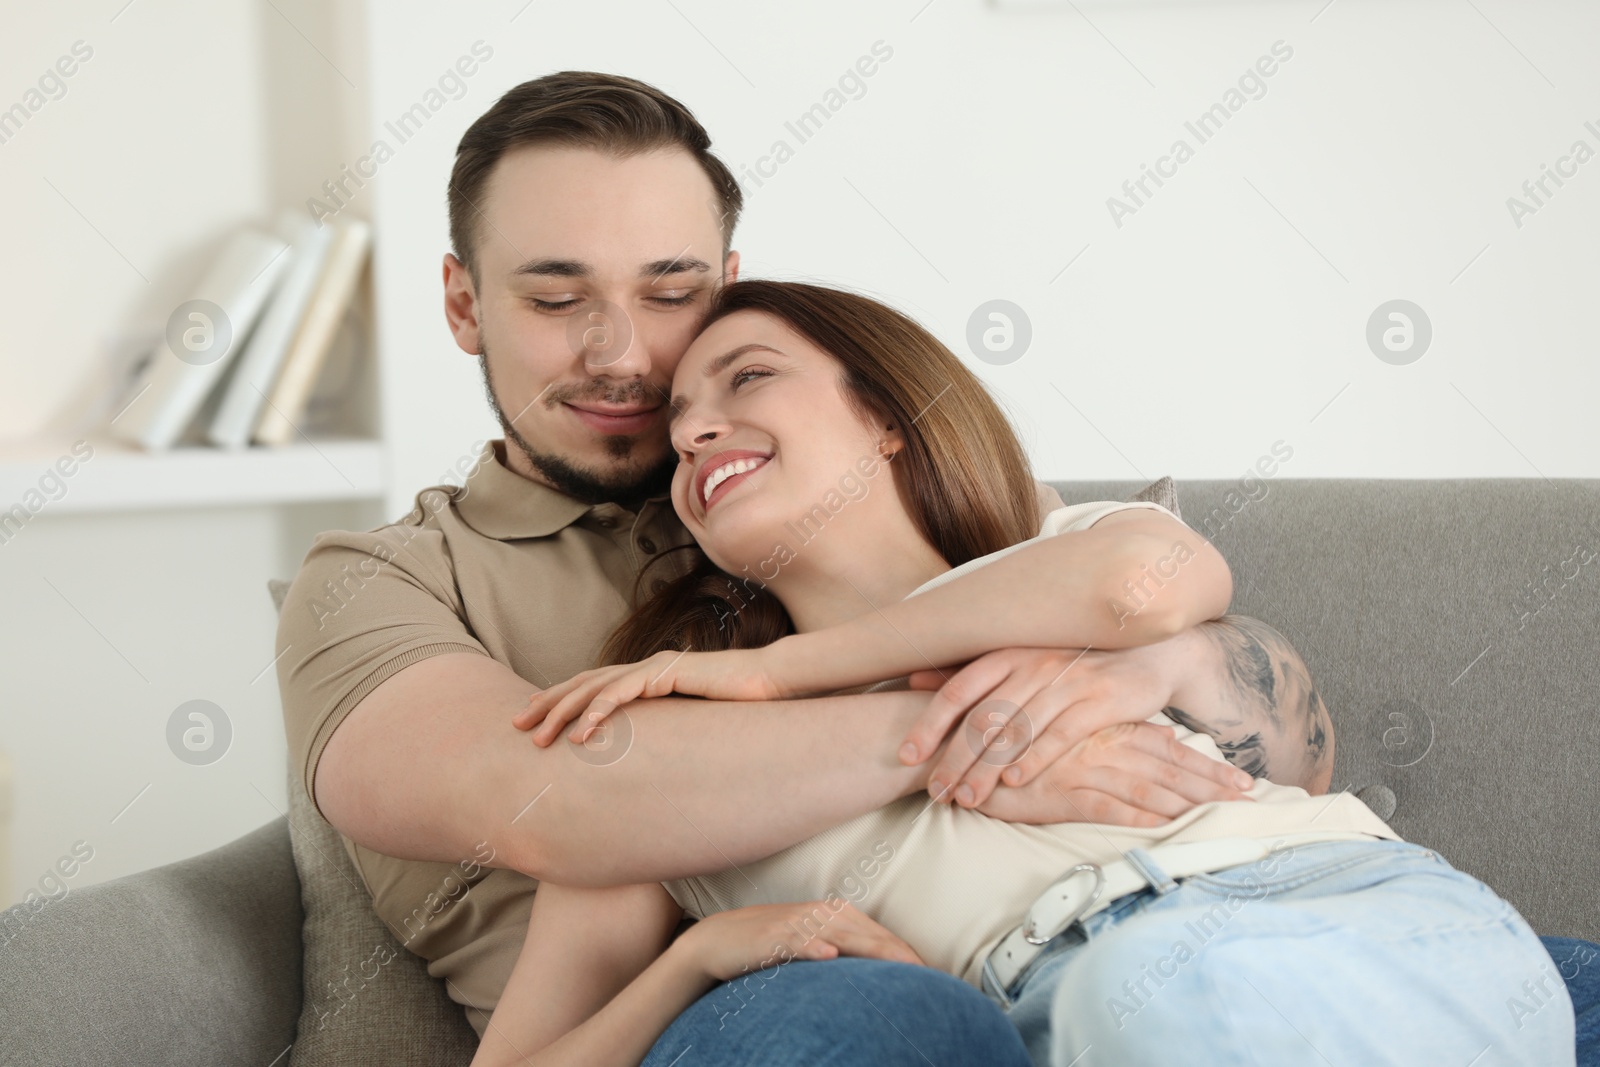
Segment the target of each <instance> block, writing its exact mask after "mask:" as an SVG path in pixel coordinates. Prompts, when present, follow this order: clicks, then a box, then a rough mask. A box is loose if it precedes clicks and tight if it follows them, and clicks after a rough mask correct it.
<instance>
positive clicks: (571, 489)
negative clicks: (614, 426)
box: [478, 340, 678, 511]
mask: <svg viewBox="0 0 1600 1067" xmlns="http://www.w3.org/2000/svg"><path fill="white" fill-rule="evenodd" d="M478 364H479V366H481V367H482V368H483V389H484V392H485V393H486V394H487V395H488V397H489V406H490V407H491V408H493V409H494V415H495V418H496V419H497V420H498V421H499V423H500V429H501V430H502V431H503V432H504V433H505V435H506V440H507V441H508V442H510V443H511V444H514V445H516V446H517V447H518V448H520V449H521V450H522V453H523V455H525V456H527V457H528V462H529V463H531V464H532V465H533V469H534V470H536V471H538V472H539V474H540V476H541V477H543V478H544V480H545V481H546V482H548V483H549V484H550V485H551V486H552V487H553V488H555V489H556V490H557V491H559V492H562V493H565V494H566V495H567V496H570V497H572V498H573V499H574V500H577V501H580V502H582V503H584V504H604V503H608V502H610V503H615V504H618V505H620V506H622V507H625V508H627V509H628V510H629V511H637V510H638V508H639V505H640V504H642V503H643V502H644V501H645V500H647V499H649V498H650V497H653V496H661V495H662V494H664V493H666V492H668V491H669V490H670V489H671V488H672V474H673V470H674V468H676V467H677V465H678V460H677V457H676V456H675V455H673V454H672V453H670V452H669V453H668V454H667V455H666V456H664V457H662V459H661V461H660V462H658V463H656V464H654V465H653V466H650V467H648V468H646V469H644V470H642V471H641V470H632V469H624V470H622V471H619V472H617V473H615V474H612V475H609V476H608V475H605V474H600V473H596V472H595V471H593V470H587V469H585V468H583V467H579V466H577V465H576V464H574V463H572V462H571V461H570V460H568V459H566V458H565V457H562V456H558V455H555V454H554V453H551V452H540V451H539V450H538V449H536V448H534V447H533V446H532V445H531V444H529V443H528V442H527V440H526V439H524V438H523V436H522V434H520V433H518V432H517V428H516V427H515V426H513V425H512V422H511V419H509V418H507V417H506V412H505V409H504V408H503V407H501V406H500V399H499V397H497V396H496V395H495V391H494V380H493V378H492V377H491V375H490V373H489V346H488V345H487V344H486V343H484V342H482V341H481V340H480V342H479V345H478ZM596 385H597V386H603V385H604V383H603V382H600V381H599V380H598V379H597V380H596ZM657 393H659V390H657V389H656V388H655V387H653V386H650V385H647V384H646V383H644V382H641V381H637V380H636V381H632V382H628V383H626V384H624V385H621V386H620V387H618V388H616V389H610V390H607V389H603V388H602V389H599V390H597V391H588V392H585V393H583V394H582V395H581V397H580V396H579V394H577V393H572V392H571V391H570V390H568V391H564V392H561V393H554V394H552V395H549V396H547V397H540V398H538V399H536V400H535V401H534V403H540V402H543V404H544V406H545V407H550V408H553V407H555V406H556V405H558V404H560V403H563V402H565V401H566V400H569V399H585V400H604V401H605V402H607V403H611V404H630V403H640V402H646V401H650V400H654V399H656V398H657V397H656V394H657ZM532 406H533V405H532V404H529V405H528V407H532ZM526 410H527V407H525V408H523V411H526ZM517 415H518V417H519V418H520V417H521V415H522V412H518V413H517ZM638 446H639V439H638V438H637V437H628V436H624V435H621V434H611V435H607V436H606V438H605V450H606V451H607V452H608V453H610V454H611V455H612V456H614V457H617V458H624V457H626V456H628V455H629V453H631V452H633V451H634V449H635V448H637V447H638Z"/></svg>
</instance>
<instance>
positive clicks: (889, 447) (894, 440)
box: [878, 422, 906, 459]
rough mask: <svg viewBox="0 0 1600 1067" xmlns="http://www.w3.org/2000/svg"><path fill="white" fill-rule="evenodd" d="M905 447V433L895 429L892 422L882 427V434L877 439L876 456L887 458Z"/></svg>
mask: <svg viewBox="0 0 1600 1067" xmlns="http://www.w3.org/2000/svg"><path fill="white" fill-rule="evenodd" d="M905 447H906V439H905V435H904V434H902V433H901V432H900V431H899V430H897V429H895V425H894V423H892V422H891V423H889V424H888V425H886V426H885V427H884V428H883V436H882V437H881V438H879V439H878V457H879V458H880V459H888V458H889V457H891V456H893V455H895V454H896V453H897V452H899V451H900V450H901V449H903V448H905Z"/></svg>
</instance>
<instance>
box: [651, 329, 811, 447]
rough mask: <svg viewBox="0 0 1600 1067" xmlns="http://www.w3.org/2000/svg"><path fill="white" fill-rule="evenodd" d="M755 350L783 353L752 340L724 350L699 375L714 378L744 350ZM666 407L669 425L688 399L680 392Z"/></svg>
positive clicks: (685, 406)
mask: <svg viewBox="0 0 1600 1067" xmlns="http://www.w3.org/2000/svg"><path fill="white" fill-rule="evenodd" d="M757 350H760V351H763V352H771V353H773V354H774V355H779V356H781V355H783V353H782V352H780V351H778V350H777V349H776V348H773V347H772V346H771V345H764V344H761V343H760V342H758V341H752V342H751V343H749V344H747V345H740V346H739V347H738V348H735V349H733V350H732V351H729V352H724V353H723V354H722V355H720V356H718V357H717V358H716V359H714V360H712V361H711V362H710V363H707V364H706V369H705V370H704V371H703V372H702V374H701V376H702V377H705V378H715V377H716V376H717V375H718V374H720V373H722V372H723V371H724V370H726V369H727V367H728V364H730V363H732V362H733V361H734V360H736V359H738V358H739V357H740V356H742V355H744V354H745V353H746V352H754V351H757ZM667 407H669V408H671V409H672V414H671V415H670V416H669V417H668V418H667V425H668V426H671V425H672V424H673V423H675V422H677V421H678V419H679V418H681V417H682V415H683V413H684V412H685V411H687V410H688V409H689V401H687V400H685V399H684V397H683V394H682V393H680V394H678V395H677V396H675V397H673V398H672V399H671V400H669V401H667Z"/></svg>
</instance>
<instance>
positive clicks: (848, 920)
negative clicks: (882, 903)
mask: <svg viewBox="0 0 1600 1067" xmlns="http://www.w3.org/2000/svg"><path fill="white" fill-rule="evenodd" d="M841 903H842V906H841V907H840V908H839V910H838V911H834V910H833V909H832V907H831V906H830V905H829V903H828V902H827V901H825V900H813V901H808V902H806V903H803V904H758V905H754V906H752V907H747V908H735V909H734V910H732V911H724V912H718V913H717V914H715V915H709V916H707V917H706V918H704V919H701V920H700V921H699V922H697V923H695V924H694V925H693V926H691V927H689V929H688V930H685V931H684V932H683V935H682V936H681V937H679V938H678V940H677V941H675V942H673V945H672V948H671V949H670V950H669V951H673V952H679V953H687V954H688V955H689V958H690V959H691V960H692V961H693V962H694V965H695V966H696V967H698V968H700V969H701V970H702V971H703V972H704V973H705V974H706V975H708V976H710V977H712V978H715V979H716V980H717V981H719V982H727V981H731V980H732V979H734V978H737V977H739V976H740V975H742V974H747V973H750V972H753V971H763V970H766V969H767V968H769V967H774V966H776V965H778V964H782V963H788V962H789V961H790V960H796V959H799V960H831V959H835V958H837V957H839V956H865V957H868V958H871V959H878V960H894V961H896V962H899V963H915V964H919V965H920V964H922V958H921V957H920V956H918V955H917V954H916V952H915V951H913V950H912V948H911V946H910V945H908V944H906V943H905V942H904V941H902V940H900V938H898V937H896V936H895V935H894V934H893V933H891V932H890V931H889V930H888V929H887V928H886V927H884V926H881V925H880V924H879V923H877V922H876V921H875V920H873V919H870V918H868V917H867V915H866V914H865V913H864V912H862V911H861V910H860V909H858V908H857V907H856V906H855V905H854V904H850V903H848V902H841ZM807 928H809V929H811V930H814V931H815V932H814V933H811V934H809V935H807V934H803V933H802V932H801V931H802V930H804V929H807Z"/></svg>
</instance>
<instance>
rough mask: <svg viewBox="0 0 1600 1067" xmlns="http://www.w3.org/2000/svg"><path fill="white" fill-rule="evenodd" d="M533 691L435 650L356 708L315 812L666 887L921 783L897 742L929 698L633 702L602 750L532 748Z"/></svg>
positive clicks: (381, 846)
mask: <svg viewBox="0 0 1600 1067" xmlns="http://www.w3.org/2000/svg"><path fill="white" fill-rule="evenodd" d="M533 689H534V687H533V686H532V685H531V684H529V683H528V682H526V681H524V680H523V679H522V678H520V677H518V676H517V675H516V674H515V673H514V672H513V671H511V669H510V668H508V667H506V666H505V665H503V664H501V663H499V662H498V661H496V660H493V659H490V658H489V657H487V656H483V655H479V654H476V653H459V654H444V655H437V656H432V657H429V658H427V659H424V660H421V661H419V662H417V663H414V664H411V665H410V666H408V667H406V668H404V669H403V670H401V671H399V672H397V673H396V674H394V675H393V676H392V677H390V678H388V679H386V680H385V681H384V682H383V683H382V684H380V685H378V686H377V687H376V688H375V689H373V691H372V692H371V693H369V694H367V696H366V697H364V698H363V699H362V700H361V702H360V703H358V704H357V705H356V706H355V707H354V708H352V709H351V711H350V713H349V715H348V716H346V718H345V719H344V720H343V721H342V722H341V723H340V724H339V726H338V728H337V729H336V730H335V731H334V733H333V735H332V736H331V737H330V738H329V740H328V743H327V746H326V747H325V748H324V750H323V753H322V757H321V759H320V760H319V761H318V763H317V767H316V771H315V782H314V784H315V789H316V799H317V803H318V806H319V807H320V808H321V810H322V812H323V814H324V815H325V816H326V818H327V819H328V821H329V822H331V823H332V824H333V825H334V826H335V827H336V828H337V829H338V830H339V831H340V832H341V833H343V834H345V835H346V836H348V837H350V838H351V839H352V840H354V841H356V842H357V843H359V844H361V845H363V846H365V847H367V848H370V849H373V850H375V851H378V852H382V853H385V854H387V855H390V856H396V857H399V858H401V859H420V860H437V861H443V862H455V861H457V860H459V859H460V858H461V857H463V856H470V855H473V854H474V852H475V851H477V846H478V845H479V844H480V843H482V842H485V841H487V842H488V843H489V844H490V845H492V846H493V848H494V854H495V857H496V860H495V862H494V863H493V864H492V865H494V866H504V867H510V868H514V869H516V870H519V871H522V872H523V873H525V874H528V875H530V876H532V877H535V878H549V879H551V880H553V881H556V882H560V883H562V884H565V885H572V886H592V885H618V884H625V883H634V882H653V881H662V880H665V879H669V878H680V877H685V876H688V875H691V874H703V873H708V872H711V871H717V870H723V869H726V868H727V867H729V866H730V865H733V866H737V865H738V864H741V863H746V862H749V861H751V860H754V859H758V858H761V857H764V856H768V855H771V854H772V853H774V852H777V851H780V850H781V849H783V848H787V847H788V846H790V845H792V844H794V843H796V842H798V841H802V840H804V839H806V838H808V837H811V836H813V835H814V834H817V833H820V832H821V831H822V830H825V829H827V828H829V827H831V826H835V825H837V824H839V823H842V822H845V821H846V820H848V819H851V818H854V817H855V816H857V815H860V814H863V813H865V812H868V811H871V810H873V809H875V808H878V807H881V806H882V805H884V804H887V803H889V802H890V801H892V800H895V799H897V798H899V797H901V796H905V795H907V794H909V793H912V792H915V791H917V790H918V789H921V788H923V786H924V784H925V782H926V779H927V773H928V768H927V767H926V766H922V767H907V766H904V765H902V764H901V763H900V761H899V760H898V759H897V758H896V755H895V753H896V750H897V749H898V747H899V745H900V742H901V740H902V739H903V737H904V736H905V733H906V732H907V731H908V730H909V729H910V727H911V724H912V722H913V721H914V720H915V718H916V716H917V714H918V713H919V712H920V711H921V710H922V709H923V707H924V706H925V705H926V704H927V702H928V700H929V694H927V693H915V692H906V691H900V692H884V693H864V694H858V695H852V696H839V697H824V698H818V699H813V700H798V701H785V702H781V703H780V702H772V703H753V704H742V705H741V704H732V703H723V702H710V701H703V700H693V699H680V698H663V699H658V700H650V701H642V702H639V703H637V704H634V705H629V706H628V707H627V708H626V709H624V710H623V711H621V712H619V713H618V714H617V716H616V718H617V720H618V721H617V722H616V723H613V724H611V729H610V731H609V736H608V738H607V739H606V744H605V746H604V747H602V746H601V745H597V744H595V743H594V741H591V742H590V743H589V744H587V745H584V746H578V745H572V744H569V743H567V742H562V743H561V744H559V745H554V746H551V747H550V748H548V749H541V748H537V747H535V746H534V745H532V744H529V743H528V740H527V737H526V735H524V734H522V733H519V732H518V731H517V730H516V729H515V728H514V727H512V725H511V718H512V716H513V715H514V714H515V712H516V711H518V710H520V709H521V708H522V707H523V706H524V705H526V704H527V702H528V697H529V695H530V693H531V692H532V691H533Z"/></svg>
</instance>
